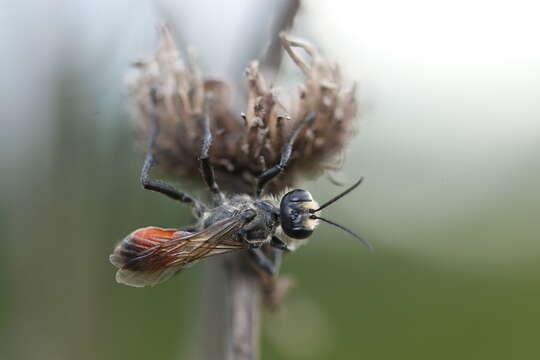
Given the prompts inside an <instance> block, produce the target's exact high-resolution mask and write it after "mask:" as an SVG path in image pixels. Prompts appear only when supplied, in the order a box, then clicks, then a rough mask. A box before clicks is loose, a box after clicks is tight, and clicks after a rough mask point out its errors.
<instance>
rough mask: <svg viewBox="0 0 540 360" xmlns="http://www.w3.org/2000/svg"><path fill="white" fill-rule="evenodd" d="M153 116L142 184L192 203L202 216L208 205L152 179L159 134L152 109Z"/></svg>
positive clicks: (148, 188)
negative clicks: (151, 172) (151, 174)
mask: <svg viewBox="0 0 540 360" xmlns="http://www.w3.org/2000/svg"><path fill="white" fill-rule="evenodd" d="M151 97H152V103H155V97H154V96H152V95H151ZM150 116H151V119H150V120H151V121H150V123H151V126H152V131H151V134H150V146H149V149H148V153H147V154H146V159H145V160H144V165H143V167H142V169H141V178H140V181H141V184H142V186H143V187H144V188H145V189H147V190H152V191H156V192H158V193H161V194H163V195H165V196H168V197H170V198H171V199H174V200H178V201H181V202H183V203H187V204H191V205H192V206H193V207H194V209H195V212H196V215H197V216H198V217H200V216H201V215H202V213H203V212H204V211H206V205H204V204H203V203H202V202H200V201H199V200H197V199H195V198H193V197H191V196H190V195H188V194H186V193H184V192H181V191H178V190H177V189H176V188H175V187H174V186H172V185H169V184H166V183H164V182H162V181H159V180H150V170H151V169H152V167H153V166H154V165H155V164H156V157H155V155H154V149H155V146H156V139H157V135H158V133H159V122H158V115H157V114H156V113H155V111H152V112H151V113H150Z"/></svg>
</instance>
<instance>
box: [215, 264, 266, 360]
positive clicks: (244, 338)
mask: <svg viewBox="0 0 540 360" xmlns="http://www.w3.org/2000/svg"><path fill="white" fill-rule="evenodd" d="M231 258H232V259H231V260H232V261H231V262H230V263H228V264H227V266H226V270H225V294H224V295H225V297H224V303H225V337H226V344H225V346H226V349H225V356H224V359H226V360H256V359H259V337H260V313H261V284H260V278H259V277H258V276H257V274H256V273H255V272H254V271H253V269H252V268H251V267H250V266H249V264H248V259H247V258H246V255H245V254H238V255H235V256H232V257H231Z"/></svg>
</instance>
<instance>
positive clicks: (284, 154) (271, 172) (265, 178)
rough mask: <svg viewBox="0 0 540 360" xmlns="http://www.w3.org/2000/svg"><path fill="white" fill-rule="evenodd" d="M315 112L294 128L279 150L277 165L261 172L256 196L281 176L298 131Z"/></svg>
mask: <svg viewBox="0 0 540 360" xmlns="http://www.w3.org/2000/svg"><path fill="white" fill-rule="evenodd" d="M315 116H316V114H315V112H314V111H310V112H309V113H308V114H307V115H306V117H305V118H304V120H302V121H301V122H300V123H299V124H298V125H297V126H296V128H295V129H294V130H293V131H292V133H291V135H290V137H289V140H288V141H287V143H286V144H285V145H284V146H283V149H282V150H281V158H280V160H279V163H278V164H277V165H275V166H274V167H271V168H270V169H268V170H266V171H265V172H263V173H262V174H261V175H259V177H258V178H257V196H260V195H261V193H262V191H263V189H264V186H265V185H266V184H267V183H268V182H270V181H271V180H272V179H274V178H275V177H276V176H278V175H279V174H281V172H282V171H283V169H284V168H285V165H287V162H288V161H289V158H290V157H291V153H292V148H293V145H294V142H295V140H296V138H297V137H298V134H300V131H302V130H303V129H304V127H305V126H306V125H308V124H310V123H311V122H312V121H313V120H314V119H315Z"/></svg>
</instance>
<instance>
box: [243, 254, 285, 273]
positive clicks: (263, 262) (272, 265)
mask: <svg viewBox="0 0 540 360" xmlns="http://www.w3.org/2000/svg"><path fill="white" fill-rule="evenodd" d="M274 250H276V249H274ZM276 251H278V250H276ZM248 252H249V254H250V255H251V258H252V259H253V260H254V261H255V264H256V265H257V266H259V267H260V268H261V269H262V270H264V271H265V272H266V273H268V274H269V275H271V276H274V275H275V274H276V273H277V272H278V270H279V265H280V263H281V257H280V256H278V257H279V259H280V261H279V263H276V261H275V260H276V258H275V256H273V259H270V258H269V257H268V255H266V254H265V253H264V251H263V250H262V249H261V248H255V249H249V250H248ZM279 255H281V254H279Z"/></svg>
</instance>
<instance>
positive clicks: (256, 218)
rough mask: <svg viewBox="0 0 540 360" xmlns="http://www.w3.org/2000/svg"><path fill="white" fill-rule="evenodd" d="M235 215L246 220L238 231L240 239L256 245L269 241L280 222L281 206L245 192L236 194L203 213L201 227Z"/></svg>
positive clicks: (203, 227)
mask: <svg viewBox="0 0 540 360" xmlns="http://www.w3.org/2000/svg"><path fill="white" fill-rule="evenodd" d="M233 216H240V217H241V218H242V221H243V222H244V225H243V226H242V228H241V229H240V231H239V233H238V240H239V241H246V242H248V243H250V244H251V245H253V246H256V247H258V246H260V245H262V244H263V243H265V242H267V241H269V240H270V238H271V237H272V235H274V234H275V232H276V230H277V228H278V227H279V224H280V220H279V208H278V206H276V204H275V202H274V201H272V200H269V199H254V198H253V197H251V196H249V195H246V194H243V195H234V196H232V197H231V198H228V199H226V200H225V201H224V202H223V204H221V205H219V206H217V207H215V208H212V209H209V210H208V211H206V212H205V213H203V215H202V218H201V220H200V222H199V224H200V229H201V230H202V229H205V228H207V227H209V226H211V225H212V224H215V223H216V222H219V221H221V220H224V219H227V218H230V217H233Z"/></svg>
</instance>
